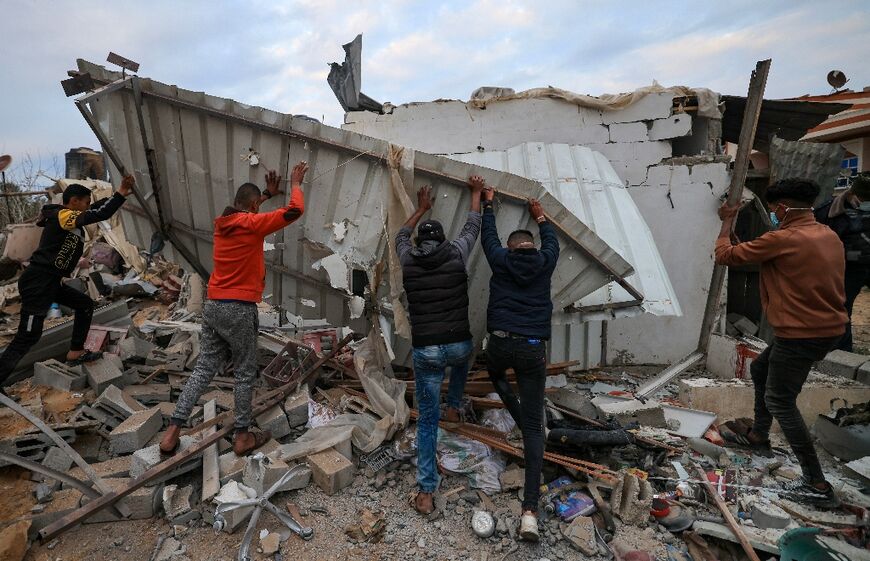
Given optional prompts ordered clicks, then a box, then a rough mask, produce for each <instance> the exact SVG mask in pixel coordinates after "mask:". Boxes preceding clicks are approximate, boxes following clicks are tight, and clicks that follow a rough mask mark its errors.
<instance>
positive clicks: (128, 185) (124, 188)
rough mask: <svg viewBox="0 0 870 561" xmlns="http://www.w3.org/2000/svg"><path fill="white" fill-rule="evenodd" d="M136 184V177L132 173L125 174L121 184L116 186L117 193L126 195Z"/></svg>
mask: <svg viewBox="0 0 870 561" xmlns="http://www.w3.org/2000/svg"><path fill="white" fill-rule="evenodd" d="M135 184H136V178H135V177H133V176H132V175H125V176H124V179H122V180H121V186H120V187H118V194H120V195H121V196H124V197H127V196H129V195H130V193H132V192H133V186H134V185H135Z"/></svg>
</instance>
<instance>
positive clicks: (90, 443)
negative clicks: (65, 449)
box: [72, 432, 103, 463]
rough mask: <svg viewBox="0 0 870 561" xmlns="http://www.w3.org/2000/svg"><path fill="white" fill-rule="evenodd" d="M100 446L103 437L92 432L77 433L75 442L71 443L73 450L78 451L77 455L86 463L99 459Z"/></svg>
mask: <svg viewBox="0 0 870 561" xmlns="http://www.w3.org/2000/svg"><path fill="white" fill-rule="evenodd" d="M102 446H103V437H102V436H100V435H99V434H97V433H94V432H86V433H85V434H80V435H78V436H77V437H76V441H75V443H73V444H72V447H73V450H75V451H76V452H78V453H79V456H81V457H82V459H83V460H84V461H86V462H88V463H93V462H97V461H99V458H100V449H101V448H102Z"/></svg>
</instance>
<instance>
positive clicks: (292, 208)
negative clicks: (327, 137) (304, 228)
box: [254, 162, 308, 237]
mask: <svg viewBox="0 0 870 561" xmlns="http://www.w3.org/2000/svg"><path fill="white" fill-rule="evenodd" d="M307 171H308V164H307V163H306V162H299V163H298V164H296V165H295V166H293V171H292V172H291V173H290V201H289V202H288V203H287V206H285V207H283V208H279V209H277V210H273V211H272V212H264V213H263V214H256V215H254V223H255V224H256V228H257V231H258V232H259V233H260V234H261V235H263V237H265V236H268V235H269V234H272V233H274V232H277V231H278V230H280V229H281V228H284V227H285V226H287V225H289V224H291V223H293V222H295V221H296V220H298V219H299V217H300V216H302V214H303V213H304V212H305V195H304V193H303V192H302V181H303V180H304V179H305V173H306V172H307ZM280 193H283V191H281V176H280V175H278V174H277V173H275V172H274V171H270V172H269V173H267V174H266V189H265V190H264V191H263V194H262V195H261V197H260V200H261V201H265V200H268V199H271V198H272V197H274V196H275V195H278V194H280Z"/></svg>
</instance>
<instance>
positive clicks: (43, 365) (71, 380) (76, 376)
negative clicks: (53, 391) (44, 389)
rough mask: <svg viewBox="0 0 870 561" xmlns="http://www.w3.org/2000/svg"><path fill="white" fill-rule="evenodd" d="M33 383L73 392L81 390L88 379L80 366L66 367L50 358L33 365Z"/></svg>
mask: <svg viewBox="0 0 870 561" xmlns="http://www.w3.org/2000/svg"><path fill="white" fill-rule="evenodd" d="M33 383H34V384H36V385H40V386H49V387H52V388H57V389H59V390H63V391H67V392H73V391H78V390H83V389H84V388H85V386H86V385H87V383H88V379H87V377H86V376H85V375H84V373H83V372H82V367H81V366H68V365H66V364H64V363H62V362H60V361H57V360H55V359H53V358H52V359H49V360H46V361H43V362H37V363H36V364H34V365H33Z"/></svg>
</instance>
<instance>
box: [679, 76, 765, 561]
mask: <svg viewBox="0 0 870 561" xmlns="http://www.w3.org/2000/svg"><path fill="white" fill-rule="evenodd" d="M768 62H769V61H768ZM695 468H696V469H697V470H698V475H699V476H700V478H701V481H702V483H701V485H703V486H704V489H705V490H706V491H707V494H708V495H709V496H710V498H711V499H713V500H714V501H715V502H716V506H717V507H719V511H720V512H721V513H722V517H723V518H725V522H727V523H728V527H729V528H731V531H732V532H734V535H735V536H737V539H738V540H739V541H740V545H741V546H742V547H743V551H745V552H746V555H748V556H749V559H751V560H752V561H761V559H759V558H758V554H757V553H755V549H754V548H753V547H752V544H750V543H749V539H748V538H747V537H746V534H744V533H743V530H741V529H740V525H739V524H738V523H737V521H736V520H734V515H732V514H731V511H730V510H728V505H726V504H725V501H723V500H722V497H720V496H719V493H717V492H716V490H715V489H713V485H711V484H710V480H709V479H707V473H706V472H705V471H704V470H703V469H702V468H701V466H699V465H697V464H695Z"/></svg>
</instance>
